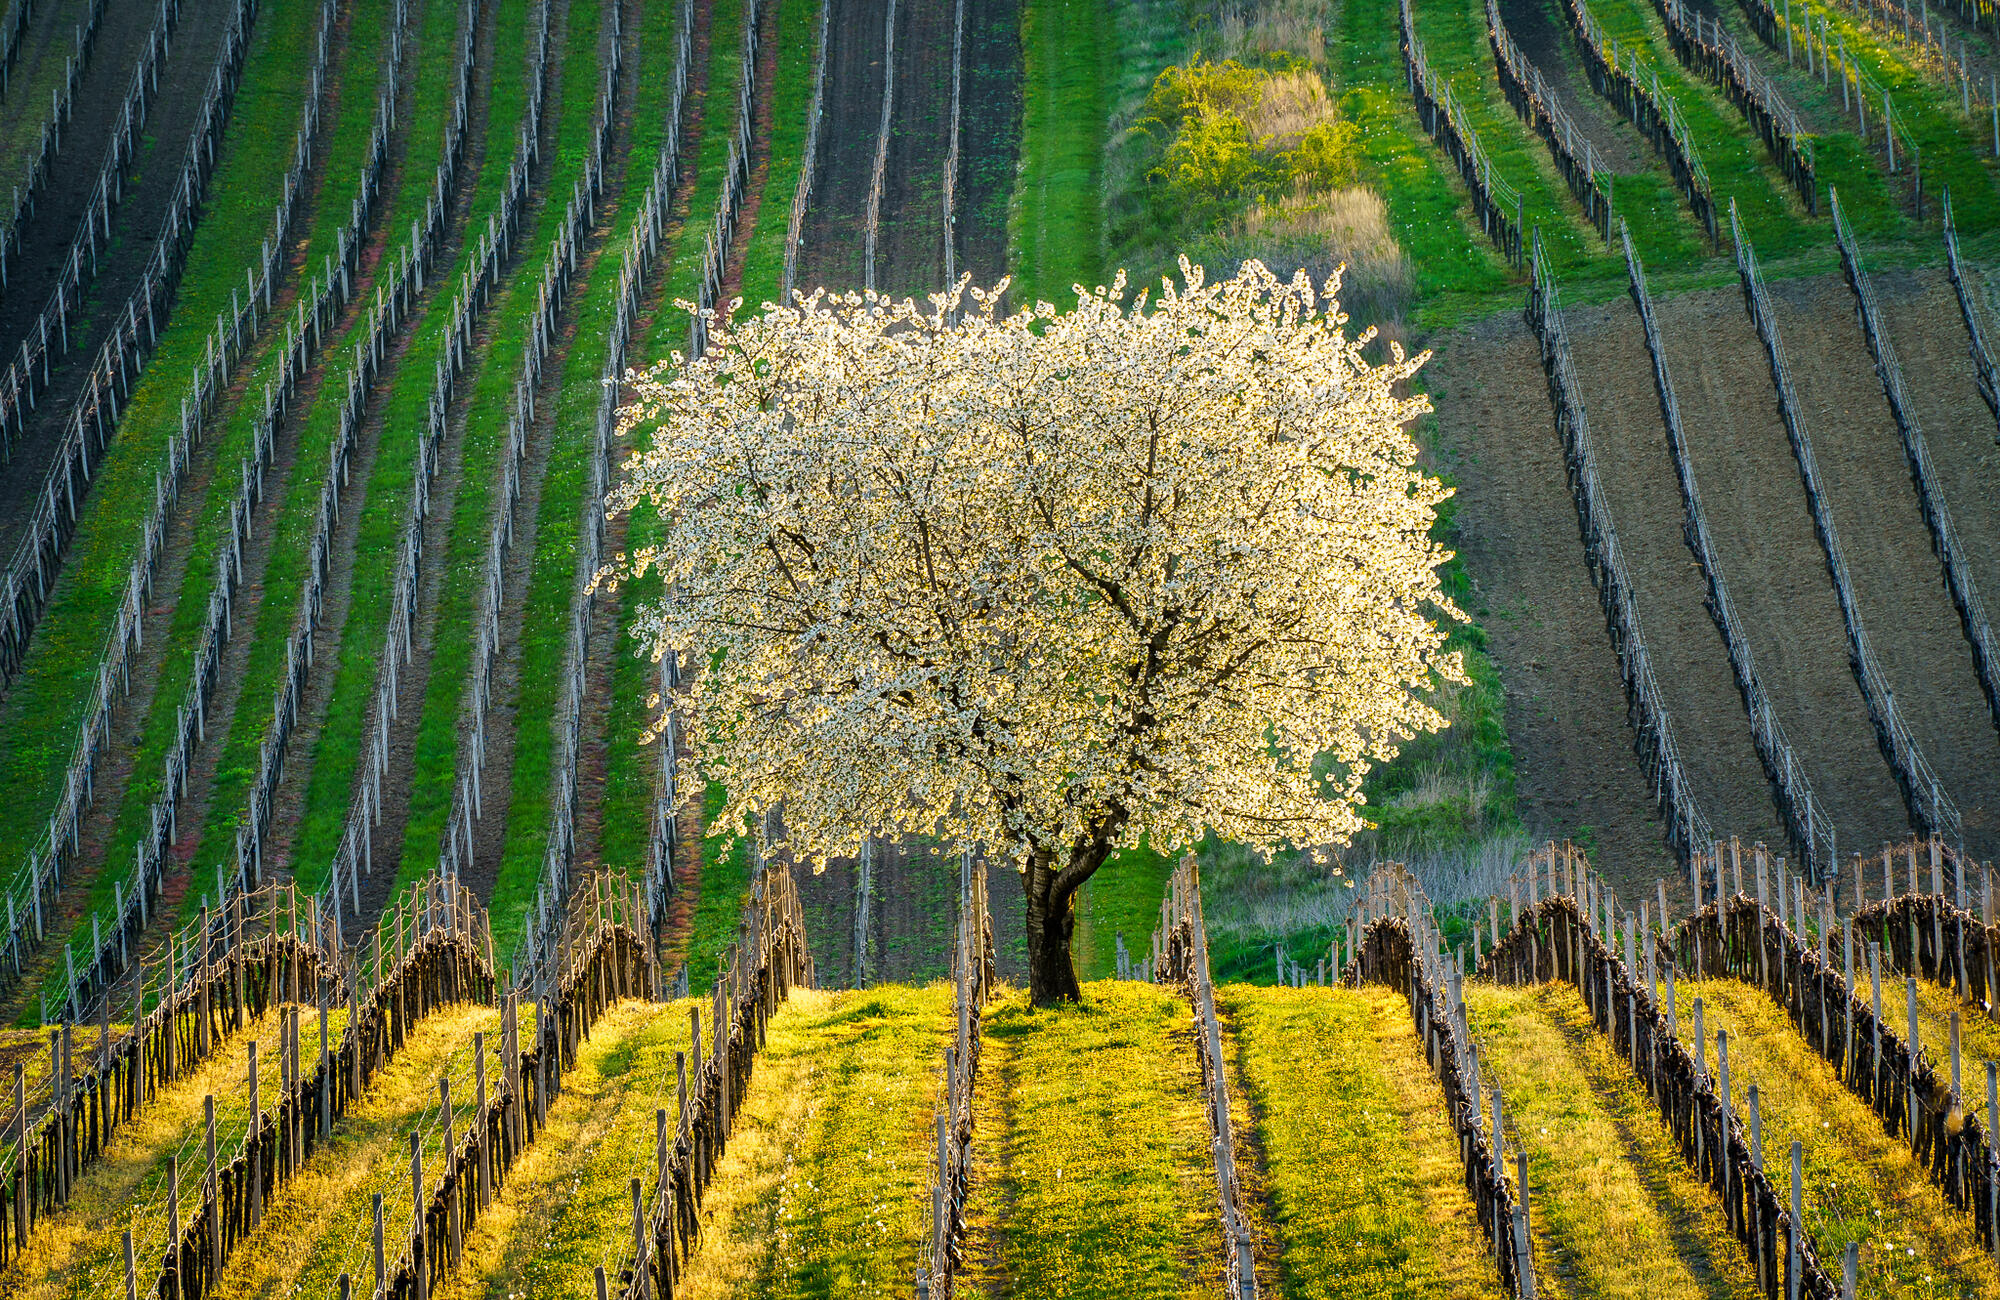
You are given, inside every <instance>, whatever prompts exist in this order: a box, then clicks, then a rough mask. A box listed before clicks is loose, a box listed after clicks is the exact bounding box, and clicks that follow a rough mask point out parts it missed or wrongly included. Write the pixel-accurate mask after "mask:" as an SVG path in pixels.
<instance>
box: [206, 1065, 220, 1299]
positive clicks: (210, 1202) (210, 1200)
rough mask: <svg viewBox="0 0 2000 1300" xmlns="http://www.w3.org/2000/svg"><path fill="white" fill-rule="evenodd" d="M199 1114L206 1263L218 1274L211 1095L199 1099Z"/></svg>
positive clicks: (217, 1185) (216, 1182)
mask: <svg viewBox="0 0 2000 1300" xmlns="http://www.w3.org/2000/svg"><path fill="white" fill-rule="evenodd" d="M201 1113H202V1120H203V1125H204V1127H205V1129H206V1130H207V1132H206V1145H207V1153H208V1179H207V1191H206V1201H207V1211H208V1242H209V1246H208V1249H209V1257H208V1262H209V1267H210V1268H211V1269H212V1270H214V1271H216V1272H220V1271H221V1268H222V1232H221V1225H220V1224H218V1223H217V1222H216V1213H217V1209H216V1202H217V1201H219V1200H220V1199H221V1197H222V1182H221V1176H220V1174H219V1173H218V1171H217V1170H216V1167H215V1097H214V1096H213V1095H212V1094H211V1095H209V1096H206V1097H203V1098H202V1099H201Z"/></svg>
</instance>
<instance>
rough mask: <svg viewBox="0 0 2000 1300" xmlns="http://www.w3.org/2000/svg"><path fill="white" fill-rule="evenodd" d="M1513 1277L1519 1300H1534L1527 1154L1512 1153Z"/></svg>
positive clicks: (1520, 1152) (1533, 1262) (1533, 1259)
mask: <svg viewBox="0 0 2000 1300" xmlns="http://www.w3.org/2000/svg"><path fill="white" fill-rule="evenodd" d="M1514 1187H1515V1190H1516V1191H1517V1192H1518V1193H1519V1195H1517V1196H1516V1197H1515V1198H1514V1276H1515V1277H1516V1278H1517V1279H1519V1290H1520V1296H1521V1300H1535V1256H1534V1252H1533V1251H1532V1250H1531V1249H1530V1247H1529V1242H1530V1241H1531V1240H1532V1239H1531V1237H1530V1236H1529V1232H1528V1228H1529V1224H1528V1153H1527V1152H1525V1151H1517V1152H1515V1153H1514Z"/></svg>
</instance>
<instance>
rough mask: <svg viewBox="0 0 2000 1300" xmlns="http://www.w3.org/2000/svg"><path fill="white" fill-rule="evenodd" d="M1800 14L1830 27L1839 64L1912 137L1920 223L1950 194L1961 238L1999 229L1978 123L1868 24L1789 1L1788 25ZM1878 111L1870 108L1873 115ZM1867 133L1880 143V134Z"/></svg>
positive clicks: (1817, 3)
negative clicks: (1918, 164) (1890, 106)
mask: <svg viewBox="0 0 2000 1300" xmlns="http://www.w3.org/2000/svg"><path fill="white" fill-rule="evenodd" d="M1801 10H1803V11H1804V12H1805V14H1809V15H1811V16H1812V17H1813V18H1815V19H1819V20H1822V21H1826V22H1828V23H1830V24H1831V30H1832V33H1833V38H1834V40H1835V42H1836V43H1842V42H1844V43H1845V45H1846V47H1847V57H1848V58H1849V59H1850V60H1851V61H1852V62H1853V63H1854V64H1855V65H1856V66H1857V67H1858V68H1860V70H1861V72H1862V73H1863V75H1865V76H1868V77H1870V78H1873V79H1874V81H1875V83H1876V84H1877V85H1878V86H1881V87H1882V88H1883V89H1885V90H1887V91H1888V92H1889V95H1890V98H1891V99H1892V100H1893V101H1894V103H1895V108H1896V115H1897V116H1898V117H1900V118H1901V119H1902V121H1903V124H1904V126H1906V127H1907V128H1908V129H1909V131H1910V133H1911V134H1912V135H1914V136H1915V137H1916V140H1917V147H1918V149H1919V150H1920V151H1921V152H1922V161H1923V177H1924V209H1925V210H1924V215H1925V217H1926V218H1927V219H1929V220H1935V219H1936V211H1937V204H1938V203H1939V202H1940V200H1941V198H1942V196H1943V194H1944V192H1945V191H1946V190H1950V191H1951V192H1952V194H1953V195H1954V196H1956V199H1957V202H1956V204H1955V206H1954V213H1953V215H1954V216H1955V217H1956V218H1957V221H1958V227H1959V229H1960V230H1961V231H1963V232H1965V233H1966V234H1979V233H1981V232H1984V231H1988V230H1993V229H1995V228H1996V227H2000V194H1996V192H1995V170H1994V166H1993V162H1992V159H1991V157H1990V155H1991V154H1992V151H1993V140H1992V136H1991V134H1990V132H1991V128H1990V126H1988V125H1987V124H1986V123H1985V122H1984V121H1968V120H1967V119H1966V117H1965V115H1964V114H1963V113H1962V112H1961V111H1960V109H1959V98H1958V96H1957V95H1955V94H1953V93H1952V92H1951V91H1950V90H1949V89H1947V88H1946V87H1945V86H1944V85H1943V84H1941V83H1940V82H1939V81H1937V80H1935V79H1933V78H1932V77H1931V76H1930V75H1928V74H1927V73H1925V72H1924V71H1923V70H1922V69H1921V68H1919V67H1917V66H1915V65H1914V64H1913V63H1911V61H1910V60H1911V57H1912V55H1911V52H1910V51H1908V50H1906V49H1903V48H1901V47H1899V46H1898V45H1895V44H1891V43H1890V41H1889V39H1888V38H1887V37H1885V36H1884V35H1883V34H1882V32H1881V31H1880V29H1879V28H1877V27H1876V26H1875V25H1874V24H1872V23H1870V22H1868V21H1867V20H1865V19H1863V18H1860V17H1857V16H1856V15H1855V14H1854V13H1853V12H1852V11H1851V10H1849V9H1846V8H1842V7H1839V6H1835V5H1830V4H1825V3H1822V2H1821V0H1796V3H1795V4H1794V5H1793V10H1792V17H1793V21H1795V22H1798V21H1800V20H1801V18H1802V15H1801V13H1800V11H1801ZM1822 93H1825V92H1822ZM1827 98H1828V100H1829V104H1828V109H1829V111H1831V110H1832V109H1833V106H1834V105H1833V102H1832V101H1835V100H1837V99H1838V98H1839V92H1838V89H1837V88H1836V89H1835V90H1834V91H1833V92H1832V93H1831V94H1828V95H1827ZM1880 107H1881V106H1880V105H1879V104H1876V105H1871V108H1873V109H1875V110H1879V109H1880ZM1869 119H1870V121H1871V123H1879V119H1880V113H1879V111H1874V112H1870V114H1869ZM1874 130H1875V135H1876V138H1877V139H1880V136H1881V130H1880V126H1879V125H1876V126H1875V128H1874ZM1847 205H1848V198H1847V191H1845V190H1842V191H1841V206H1842V208H1843V209H1845V208H1846V207H1847ZM1961 213H1962V214H1963V215H1959V214H1961Z"/></svg>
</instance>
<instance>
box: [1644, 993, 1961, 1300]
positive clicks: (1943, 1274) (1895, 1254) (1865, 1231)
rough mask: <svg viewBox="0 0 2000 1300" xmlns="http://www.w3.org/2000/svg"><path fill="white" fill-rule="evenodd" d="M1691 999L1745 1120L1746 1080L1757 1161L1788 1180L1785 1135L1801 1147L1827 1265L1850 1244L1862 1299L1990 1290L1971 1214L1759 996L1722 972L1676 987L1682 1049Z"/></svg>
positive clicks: (1809, 1204)
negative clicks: (1952, 1201)
mask: <svg viewBox="0 0 2000 1300" xmlns="http://www.w3.org/2000/svg"><path fill="white" fill-rule="evenodd" d="M1888 997H1889V990H1888V989H1887V988H1885V989H1884V990H1883V999H1884V1006H1883V1012H1884V1014H1885V1015H1888V1016H1890V1019H1891V1023H1894V1022H1895V1020H1896V1019H1897V1017H1896V1016H1895V1015H1894V1013H1893V1012H1892V1011H1891V1008H1890V1007H1889V1005H1888ZM1697 998H1699V999H1701V1001H1702V1004H1703V1007H1702V1015H1703V1022H1704V1029H1705V1031H1706V1035H1707V1038H1708V1042H1707V1044H1706V1049H1707V1056H1708V1061H1709V1068H1710V1069H1711V1070H1712V1069H1714V1068H1715V1062H1716V1051H1715V1034H1716V1031H1717V1030H1724V1031H1727V1032H1728V1034H1729V1075H1730V1091H1731V1093H1732V1094H1733V1095H1734V1098H1735V1100H1736V1104H1737V1105H1738V1106H1739V1107H1741V1108H1742V1113H1743V1114H1745V1116H1746V1123H1747V1114H1748V1102H1747V1097H1748V1090H1749V1088H1750V1087H1751V1085H1753V1084H1754V1085H1755V1086H1756V1087H1757V1090H1758V1094H1759V1098H1758V1100H1759V1109H1760V1112H1761V1114H1762V1117H1763V1125H1764V1153H1765V1162H1766V1168H1768V1169H1771V1170H1772V1171H1773V1172H1774V1173H1776V1174H1777V1175H1778V1177H1777V1179H1776V1180H1775V1181H1778V1182H1779V1183H1780V1184H1781V1185H1784V1184H1786V1183H1789V1181H1790V1173H1789V1171H1788V1170H1787V1169H1786V1167H1785V1162H1786V1161H1787V1160H1788V1159H1789V1155H1788V1154H1787V1153H1788V1152H1789V1150H1790V1147H1791V1144H1792V1142H1793V1141H1794V1140H1797V1141H1798V1142H1800V1143H1802V1144H1803V1148H1804V1173H1805V1196H1806V1226H1807V1228H1808V1230H1809V1231H1810V1232H1811V1233H1812V1236H1813V1240H1814V1242H1815V1243H1816V1244H1817V1245H1818V1247H1819V1253H1820V1258H1821V1259H1823V1260H1836V1261H1837V1260H1838V1259H1839V1258H1840V1252H1842V1251H1843V1250H1845V1249H1846V1247H1847V1243H1848V1242H1850V1241H1858V1242H1860V1243H1861V1277H1860V1284H1861V1292H1860V1293H1861V1294H1862V1295H1863V1296H1882V1297H1889V1296H1899V1297H1902V1296H1912V1297H1919V1298H1920V1300H1932V1298H1933V1297H1940V1298H1941V1297H1945V1296H2000V1271H1996V1270H1995V1268H1994V1265H1993V1261H1992V1259H1991V1258H1990V1257H1989V1256H1988V1255H1987V1253H1986V1252H1985V1251H1984V1250H1982V1249H1981V1247H1980V1243H1979V1241H1978V1239H1977V1237H1976V1236H1975V1235H1974V1234H1973V1231H1972V1220H1971V1218H1970V1216H1968V1215H1965V1214H1963V1213H1961V1212H1959V1211H1957V1210H1955V1209H1952V1208H1951V1207H1949V1206H1948V1205H1946V1204H1945V1201H1944V1197H1943V1196H1942V1194H1941V1193H1940V1192H1939V1191H1938V1189H1937V1187H1936V1186H1935V1185H1934V1184H1932V1183H1931V1181H1930V1179H1929V1177H1928V1175H1927V1174H1926V1173H1925V1172H1924V1169H1923V1167H1922V1166H1921V1165H1919V1164H1918V1163H1917V1162H1916V1160H1915V1159H1914V1158H1913V1157H1912V1156H1911V1154H1910V1151H1909V1147H1908V1146H1907V1145H1906V1144H1905V1143H1903V1142H1901V1141H1899V1140H1897V1139H1895V1138H1891V1137H1889V1136H1888V1135H1887V1134H1886V1133H1884V1132H1883V1128H1882V1121H1881V1120H1879V1119H1878V1118H1876V1116H1875V1114H1874V1112H1872V1111H1871V1110H1869V1109H1868V1107H1867V1105H1866V1104H1865V1103H1864V1102H1862V1101H1861V1099H1860V1098H1858V1097H1856V1096H1855V1095H1854V1094H1853V1093H1851V1092H1849V1091H1848V1090H1847V1086H1846V1085H1845V1084H1844V1083H1842V1082H1841V1081H1840V1080H1839V1079H1838V1078H1837V1077H1835V1074H1834V1071H1833V1067H1832V1066H1831V1065H1830V1064H1828V1063H1827V1062H1826V1061H1825V1060H1824V1059H1822V1058H1821V1057H1820V1055H1819V1054H1818V1053H1817V1052H1814V1051H1813V1050H1812V1048H1811V1047H1809V1046H1808V1045H1807V1044H1806V1041H1805V1039H1804V1038H1803V1037H1801V1036H1800V1035H1799V1033H1798V1032H1797V1031H1796V1030H1794V1029H1793V1027H1792V1025H1791V1022H1790V1021H1789V1020H1788V1019H1787V1018H1786V1016H1785V1013H1784V1011H1783V1010H1782V1009H1781V1008H1780V1007H1779V1006H1778V1005H1777V1003H1775V1002H1773V1001H1772V1000H1771V999H1770V997H1769V995H1767V994H1765V993H1764V992H1762V991H1761V990H1759V989H1756V988H1753V987H1752V986H1750V985H1748V984H1744V983H1742V982H1740V981H1737V980H1730V979H1711V980H1700V981H1689V982H1687V983H1684V984H1682V985H1681V986H1680V989H1679V992H1678V999H1677V1001H1678V1005H1679V1009H1680V1016H1679V1020H1680V1032H1681V1038H1682V1040H1683V1041H1685V1042H1687V1043H1688V1044H1689V1045H1690V1049H1692V1045H1693V1042H1694V1012H1693V1008H1694V1004H1695V999H1697Z"/></svg>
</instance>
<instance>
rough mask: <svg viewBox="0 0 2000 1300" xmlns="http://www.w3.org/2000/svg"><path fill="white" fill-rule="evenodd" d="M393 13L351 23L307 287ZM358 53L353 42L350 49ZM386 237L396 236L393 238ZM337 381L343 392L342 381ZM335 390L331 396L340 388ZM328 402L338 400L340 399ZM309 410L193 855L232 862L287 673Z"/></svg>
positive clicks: (309, 505) (235, 423) (265, 371)
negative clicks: (351, 64)
mask: <svg viewBox="0 0 2000 1300" xmlns="http://www.w3.org/2000/svg"><path fill="white" fill-rule="evenodd" d="M432 8H433V9H435V10H440V11H444V10H449V9H450V6H449V5H447V4H437V5H434V6H432ZM393 14H394V7H393V5H391V4H389V3H387V0H362V3H360V4H358V5H357V6H356V10H355V14H354V18H353V25H354V30H355V32H356V33H357V39H359V40H362V41H365V42H366V46H365V56H366V62H365V63H357V64H356V65H355V67H356V72H355V75H354V77H353V78H352V80H351V81H350V83H349V84H348V85H347V86H346V87H344V90H343V93H342V95H341V97H340V107H339V116H338V117H337V119H336V121H335V123H334V135H333V137H332V147H331V148H330V149H329V151H328V153H327V164H326V170H325V175H326V183H325V185H324V187H323V188H322V189H321V191H320V195H319V201H318V203H317V204H316V205H315V206H314V209H313V212H312V214H311V217H310V220H309V222H308V224H307V230H308V232H309V233H308V235H307V258H308V262H307V266H306V269H305V271H304V279H305V283H306V285H307V286H310V285H311V284H312V282H313V278H314V276H315V275H316V274H317V268H318V267H319V266H320V259H321V257H323V256H330V255H331V254H332V252H333V250H334V248H335V246H336V242H337V241H336V235H337V233H338V231H339V230H340V228H341V227H342V226H343V225H345V224H346V223H347V221H348V219H349V217H350V215H351V212H352V203H353V200H354V198H355V195H356V194H357V192H358V191H357V189H356V188H355V186H354V185H353V184H352V183H351V178H353V177H355V176H356V175H358V173H359V171H360V168H361V167H362V166H363V164H364V163H365V162H366V156H365V152H364V151H365V150H366V149H367V147H368V141H369V137H370V135H371V134H372V133H373V131H374V125H375V109H376V94H375V91H377V90H379V88H380V82H381V77H380V75H379V73H380V72H381V71H382V68H381V67H380V66H379V64H380V60H379V58H378V56H381V55H384V54H386V50H385V48H384V47H385V44H386V33H387V27H388V23H389V22H390V20H391V17H392V15H393ZM437 35H438V39H439V40H440V41H441V42H442V43H444V44H446V45H447V46H448V45H449V44H450V41H451V33H450V32H449V31H445V32H442V33H438V34H437ZM362 52H363V51H362V50H357V53H362ZM364 68H366V69H372V70H374V71H375V72H376V73H377V74H378V75H376V76H375V77H374V78H373V80H369V79H367V78H364V77H363V75H361V74H362V70H363V69H364ZM387 197H388V196H386V195H385V196H383V199H382V200H378V202H380V201H386V199H387ZM391 244H392V246H393V245H394V240H393V239H392V241H391ZM282 328H283V324H282V322H280V329H281V330H282ZM280 337H282V335H281V336H280ZM343 351H344V350H343V349H341V348H340V347H339V346H338V345H336V346H335V349H334V351H333V352H329V353H326V354H325V355H327V356H328V357H329V359H330V360H342V359H345V358H344V356H342V355H341V354H342V352H343ZM280 352H281V349H278V348H269V349H267V350H266V351H265V353H264V355H262V356H261V357H260V358H259V363H258V366H257V369H256V370H255V371H254V372H253V374H252V377H251V379H250V382H249V386H248V388H247V389H246V391H249V392H262V390H263V385H264V384H265V383H267V382H269V383H273V384H275V383H276V381H277V376H278V373H279V366H280V364H281V362H282V357H281V355H280ZM341 388H342V390H343V391H344V389H345V385H344V384H343V385H341ZM334 396H335V398H336V399H337V398H338V396H339V394H338V393H336V394H335V395H334ZM327 405H328V406H332V407H337V400H336V401H332V402H329V403H327ZM261 410H262V403H261V402H244V403H242V404H240V405H239V406H238V407H237V408H236V409H235V410H234V411H232V412H231V413H230V417H229V421H228V425H227V433H226V435H225V436H227V437H229V438H232V439H240V440H242V441H243V442H244V443H245V444H246V445H247V443H248V440H249V438H250V437H251V436H252V431H253V428H254V425H255V423H256V421H257V419H258V417H259V412H260V411H261ZM314 414H315V412H314V411H313V410H311V409H310V408H308V409H307V410H305V411H301V412H299V414H298V415H296V416H295V417H294V418H295V419H299V420H300V421H301V424H300V437H299V449H298V452H297V454H296V455H295V457H294V459H293V465H292V469H291V472H290V473H289V474H287V475H286V476H285V477H284V478H283V479H282V480H280V481H277V482H275V483H273V484H272V485H271V487H270V490H271V491H272V492H273V494H274V495H276V496H277V497H278V501H279V505H278V516H277V520H278V522H277V525H276V532H275V534H274V536H273V538H272V542H271V553H270V558H269V560H268V561H267V562H266V565H265V569H264V579H263V585H262V601H261V603H260V604H259V605H258V607H257V610H256V619H255V623H254V625H253V627H252V629H251V632H250V635H251V642H250V654H249V657H248V659H247V660H246V663H245V670H244V677H243V686H242V689H241V692H240V694H239V696H238V702H237V707H236V709H235V710H234V712H233V713H232V714H231V715H230V717H229V719H228V729H227V732H226V733H225V735H224V736H223V737H222V738H221V744H222V748H221V751H220V753H219V754H218V755H217V758H216V767H215V776H214V779H213V781H212V783H211V785H210V792H209V801H208V810H207V816H206V817H205V819H204V821H203V824H202V827H201V839H200V841H199V843H198V845H197V847H196V850H195V855H194V860H195V861H196V862H198V863H214V862H233V861H234V856H235V848H236V828H237V827H238V826H239V825H241V824H242V822H243V816H244V814H245V812H247V811H248V808H247V801H248V794H249V789H250V785H251V783H252V782H253V781H255V780H256V779H257V765H258V761H259V751H260V749H261V747H262V745H263V742H264V737H265V734H266V733H267V732H268V731H269V730H270V723H271V710H270V707H269V702H270V700H271V699H272V697H273V695H274V693H275V692H276V690H277V688H278V685H279V683H280V682H281V681H282V680H283V679H284V673H285V646H286V644H287V643H288V642H289V640H290V638H291V630H292V625H293V623H294V621H295V620H296V619H297V617H298V611H299V602H300V599H301V598H302V597H303V596H304V593H305V586H306V583H307V581H308V577H309V572H310V571H309V569H308V560H309V558H310V556H309V550H310V547H311V545H312V534H313V528H314V526H315V523H316V519H315V515H316V512H317V511H318V508H319V498H320V491H321V487H322V485H323V484H324V482H325V480H326V471H327V463H328V459H329V457H330V456H331V454H332V449H333V439H334V435H335V434H336V433H337V432H338V429H337V426H336V422H335V421H333V420H330V419H328V418H326V417H325V415H324V414H321V415H320V418H318V419H314V418H313V416H314ZM222 523H223V521H222V520H220V519H218V520H216V521H215V524H214V526H215V527H216V528H217V529H218V530H219V529H220V528H221V527H222ZM240 634H241V633H240V632H239V635H240ZM171 720H172V719H171V716H169V717H168V718H167V719H166V721H167V722H171ZM213 725H214V724H213V722H211V726H213Z"/></svg>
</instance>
